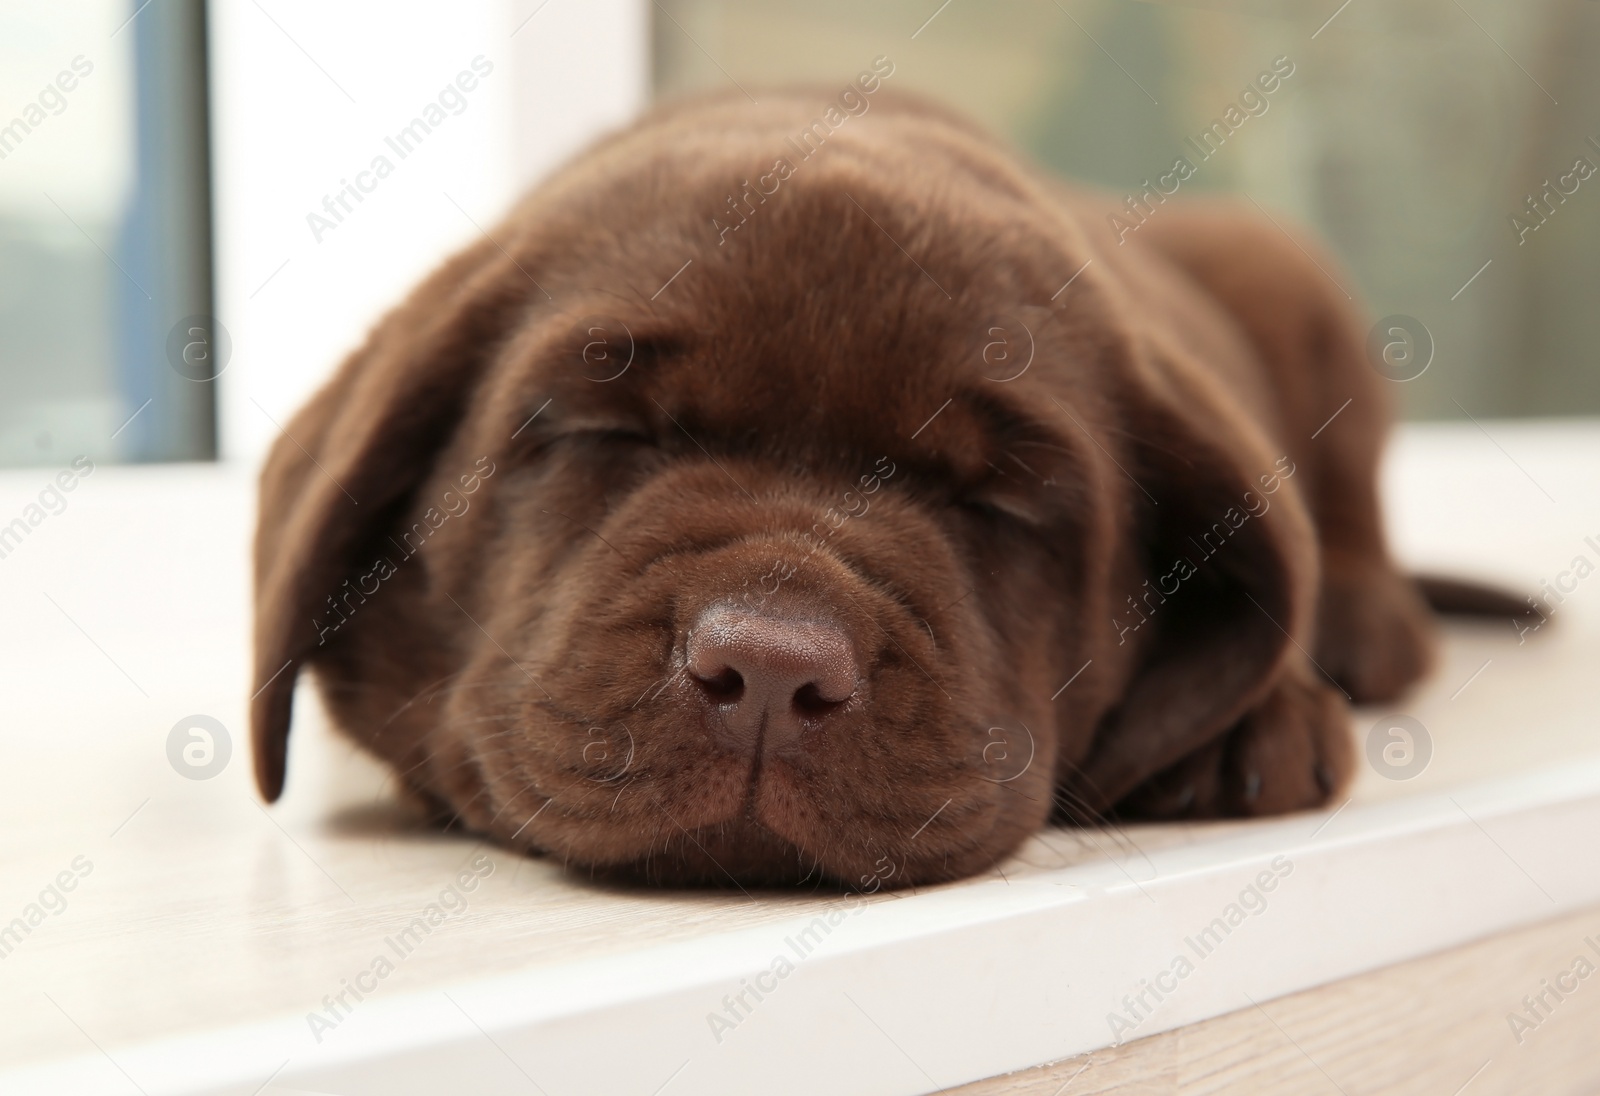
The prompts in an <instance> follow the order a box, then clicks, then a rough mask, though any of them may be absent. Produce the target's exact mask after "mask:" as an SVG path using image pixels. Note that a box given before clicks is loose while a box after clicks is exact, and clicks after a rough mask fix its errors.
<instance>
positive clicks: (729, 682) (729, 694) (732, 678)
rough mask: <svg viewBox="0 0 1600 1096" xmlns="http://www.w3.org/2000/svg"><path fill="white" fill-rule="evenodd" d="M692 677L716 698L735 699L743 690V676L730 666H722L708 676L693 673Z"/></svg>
mask: <svg viewBox="0 0 1600 1096" xmlns="http://www.w3.org/2000/svg"><path fill="white" fill-rule="evenodd" d="M691 672H692V671H691ZM694 679H695V680H696V681H698V682H699V683H700V687H701V688H702V689H704V690H705V691H706V692H707V693H708V694H709V695H710V696H712V697H713V698H715V699H717V700H737V699H739V696H740V695H741V694H742V693H743V692H744V677H743V675H741V674H740V673H739V671H738V670H735V669H734V668H733V667H732V666H724V667H723V668H722V669H721V671H719V672H717V673H715V674H712V675H711V676H709V677H706V676H702V675H701V674H698V673H695V674H694Z"/></svg>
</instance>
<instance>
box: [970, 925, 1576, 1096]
mask: <svg viewBox="0 0 1600 1096" xmlns="http://www.w3.org/2000/svg"><path fill="white" fill-rule="evenodd" d="M1590 940H1594V941H1595V943H1594V944H1593V945H1591V944H1590V943H1589V941H1590ZM1596 948H1600V907H1597V908H1595V909H1591V910H1588V911H1585V912H1583V913H1580V914H1577V915H1575V916H1571V917H1563V918H1560V919H1558V920H1555V921H1551V922H1549V923H1546V924H1543V925H1538V926H1536V927H1533V928H1528V929H1522V930H1520V931H1517V932H1510V933H1505V934H1503V935H1500V936H1496V937H1493V938H1492V939H1489V940H1485V941H1481V942H1479V943H1476V944H1472V945H1469V946H1467V947H1463V948H1457V949H1455V950H1453V951H1449V952H1446V953H1445V954H1443V955H1435V956H1429V957H1427V958H1424V959H1416V960H1413V961H1411V962H1409V963H1401V964H1400V965H1398V966H1394V967H1389V968H1388V969H1386V970H1381V971H1376V972H1374V973H1372V974H1366V975H1362V976H1360V977H1357V978H1350V979H1347V980H1345V981H1342V982H1337V983H1335V984H1333V985H1331V986H1323V987H1320V988H1318V989H1314V990H1308V991H1306V992H1304V993H1296V994H1293V995H1291V996H1288V997H1282V998H1279V999H1278V1000H1276V1001H1271V1002H1266V1003H1264V1004H1261V1005H1256V1004H1252V1003H1250V1002H1242V1003H1241V1004H1242V1007H1241V1008H1240V1009H1239V1010H1238V1011H1237V1012H1231V1013H1229V1014H1228V1015H1226V1016H1219V1017H1217V1018H1216V1019H1214V1020H1206V1021H1204V1022H1202V1023H1198V1024H1191V1025H1189V1026H1188V1027H1183V1028H1179V1029H1178V1030H1177V1031H1169V1032H1167V1033H1165V1034H1163V1035H1156V1036H1153V1037H1151V1038H1149V1039H1140V1040H1138V1041H1136V1042H1131V1043H1125V1044H1123V1045H1122V1046H1120V1047H1108V1048H1106V1049H1104V1050H1097V1051H1094V1052H1093V1053H1090V1054H1085V1055H1083V1056H1081V1057H1078V1058H1073V1059H1069V1060H1068V1061H1065V1062H1058V1063H1056V1064H1054V1065H1051V1066H1045V1067H1041V1068H1038V1069H1031V1070H1026V1071H1024V1072H1020V1073H1014V1074H1011V1075H1010V1076H1006V1077H996V1078H994V1079H992V1080H987V1081H979V1082H977V1083H975V1084H970V1085H963V1086H961V1087H960V1088H953V1089H946V1090H945V1091H947V1092H950V1093H959V1094H961V1096H1134V1094H1138V1096H1174V1094H1177V1093H1184V1094H1185V1096H1221V1094H1225V1093H1226V1094H1233V1093H1240V1094H1245V1093H1251V1094H1253V1093H1261V1092H1271V1093H1274V1094H1282V1096H1330V1094H1331V1096H1338V1094H1339V1093H1341V1092H1343V1093H1349V1094H1352V1096H1353V1094H1355V1093H1391V1094H1394V1096H1411V1094H1415V1096H1510V1094H1513V1093H1515V1094H1529V1096H1532V1094H1538V1096H1567V1094H1570V1096H1592V1094H1593V1093H1595V1092H1600V1039H1597V1034H1596V1033H1597V1032H1600V973H1595V974H1592V975H1590V976H1589V977H1587V978H1580V977H1577V976H1575V975H1573V974H1572V973H1571V972H1572V971H1573V970H1574V969H1575V967H1576V966H1577V964H1576V963H1575V960H1576V959H1578V958H1580V957H1581V958H1586V959H1587V960H1588V961H1590V962H1592V963H1594V964H1596V970H1597V971H1600V952H1597V951H1596ZM1562 974H1564V975H1565V976H1566V981H1567V983H1568V984H1571V985H1575V986H1576V987H1577V988H1576V991H1575V992H1573V993H1570V994H1563V995H1562V999H1561V1000H1557V999H1556V998H1555V997H1554V996H1550V997H1547V998H1546V1001H1547V1002H1548V1004H1549V1005H1550V1008H1549V1010H1548V1011H1545V1010H1544V1008H1543V1006H1539V1012H1537V1013H1534V1014H1531V1015H1532V1016H1533V1019H1534V1020H1537V1024H1532V1022H1531V1021H1530V1026H1522V1025H1513V1024H1512V1023H1511V1021H1510V1019H1509V1018H1510V1017H1511V1016H1512V1015H1521V1016H1528V1015H1530V1013H1529V1010H1528V1006H1527V1005H1525V1004H1524V1003H1523V998H1524V997H1528V996H1531V995H1533V994H1538V993H1541V992H1546V991H1547V990H1548V988H1549V986H1550V985H1551V984H1552V983H1553V980H1554V979H1555V978H1556V977H1557V976H1558V975H1562ZM1558 992H1559V989H1558Z"/></svg>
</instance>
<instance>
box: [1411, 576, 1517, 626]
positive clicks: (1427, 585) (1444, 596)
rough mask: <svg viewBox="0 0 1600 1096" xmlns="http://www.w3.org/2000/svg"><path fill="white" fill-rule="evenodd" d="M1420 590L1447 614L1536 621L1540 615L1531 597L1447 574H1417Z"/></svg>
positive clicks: (1427, 599) (1439, 611)
mask: <svg viewBox="0 0 1600 1096" xmlns="http://www.w3.org/2000/svg"><path fill="white" fill-rule="evenodd" d="M1415 580H1416V583H1417V589H1419V590H1420V591H1422V598H1423V600H1424V601H1426V602H1427V603H1428V605H1429V606H1430V607H1431V608H1432V609H1433V611H1434V612H1436V613H1441V614H1444V615H1447V616H1470V617H1511V618H1512V619H1513V620H1532V619H1534V618H1535V617H1536V616H1538V615H1539V614H1538V612H1537V610H1535V609H1534V607H1533V605H1532V604H1530V602H1531V600H1532V599H1530V598H1526V597H1522V598H1519V597H1518V596H1517V595H1516V594H1513V593H1510V592H1509V591H1506V590H1500V589H1496V588H1495V587H1493V586H1485V585H1483V584H1481V583H1477V582H1467V581H1465V580H1463V579H1458V578H1446V577H1445V576H1443V575H1416V576H1415Z"/></svg>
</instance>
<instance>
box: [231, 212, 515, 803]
mask: <svg viewBox="0 0 1600 1096" xmlns="http://www.w3.org/2000/svg"><path fill="white" fill-rule="evenodd" d="M499 259H500V256H499V254H498V252H497V249H496V248H495V247H494V246H493V245H492V244H491V243H490V242H488V241H485V242H484V243H482V244H481V245H479V246H476V247H473V248H471V249H469V250H467V251H465V252H463V253H462V254H460V255H458V256H457V257H456V258H455V259H453V260H452V261H450V262H449V263H447V264H446V265H445V266H444V267H443V268H442V269H440V270H439V271H438V272H437V273H435V274H434V275H433V276H432V277H430V278H429V279H428V280H427V281H425V282H424V283H423V284H422V285H421V286H419V287H418V288H417V289H416V290H415V291H414V292H413V293H412V294H411V296H410V297H409V298H408V299H407V300H406V301H405V302H404V303H402V304H401V305H400V306H399V307H398V308H396V309H395V310H394V311H392V312H391V313H390V314H389V315H388V316H386V317H385V318H384V319H383V321H382V322H381V323H380V324H379V325H378V327H377V328H376V329H375V330H374V331H373V332H372V334H371V335H370V336H369V337H368V339H367V342H366V345H365V346H363V347H362V348H361V349H360V350H358V351H357V352H356V353H354V354H353V355H351V356H350V358H348V359H347V360H346V361H345V363H344V364H343V365H342V366H341V367H340V369H339V371H338V373H337V374H336V375H335V376H334V378H333V379H332V380H331V381H330V382H329V383H328V384H327V386H326V387H324V388H323V389H322V390H321V391H320V392H318V393H317V395H316V396H315V397H314V398H313V399H312V400H311V402H310V403H309V404H308V405H306V407H304V408H303V409H302V410H301V411H300V412H299V413H298V414H297V415H296V416H295V417H294V418H293V419H292V420H290V422H289V423H288V425H287V427H286V428H285V430H284V432H283V435H282V436H281V437H279V438H278V440H277V442H276V443H275V444H274V445H273V448H272V451H271V453H270V454H269V455H268V457H267V462H266V465H265V467H264V468H263V470H262V473H261V502H260V517H259V524H258V525H257V528H256V544H255V601H256V622H255V685H254V690H255V692H254V699H253V700H252V701H251V708H250V721H251V728H252V735H253V738H254V746H255V773H256V785H257V787H259V788H260V790H261V794H262V795H263V796H264V797H265V798H266V799H267V800H268V801H269V802H270V801H272V800H275V799H277V798H278V795H279V794H280V793H281V792H282V790H283V778H284V764H285V756H286V751H287V744H288V737H289V717H290V706H291V702H292V699H293V696H294V685H295V678H296V676H297V675H298V673H299V671H300V669H301V667H303V666H304V665H305V664H306V663H307V662H309V661H311V660H312V659H314V658H315V657H316V656H317V652H318V649H319V647H320V646H321V641H322V639H323V638H324V636H323V635H322V634H320V633H319V628H318V626H317V624H316V623H315V620H316V618H317V617H318V616H324V617H326V616H329V615H331V614H330V613H329V611H328V609H327V605H328V598H329V597H330V596H332V595H335V594H336V593H337V592H338V590H339V588H340V586H341V585H342V584H343V582H344V581H345V580H346V579H347V578H350V577H352V575H353V574H354V573H355V565H356V563H357V552H358V550H359V549H361V548H362V547H363V546H364V545H365V543H366V542H368V541H369V539H370V538H372V537H374V536H376V535H377V534H378V533H379V532H380V531H381V529H382V528H383V527H384V523H385V522H386V521H388V520H392V519H393V517H394V513H395V509H396V507H397V506H401V505H404V503H405V502H406V500H407V499H408V498H409V496H410V495H411V494H412V492H413V491H414V490H415V488H416V486H417V485H418V483H419V482H420V480H421V479H422V478H423V477H424V476H425V475H426V474H427V473H428V471H429V469H430V468H431V467H432V464H433V461H434V457H435V455H436V453H437V452H438V450H439V448H440V446H441V445H443V444H444V442H445V441H446V440H447V439H448V438H449V436H450V434H451V433H452V431H453V430H454V428H455V424H456V422H457V420H458V419H459V418H460V416H461V414H462V411H463V409H464V407H465V405H466V402H467V400H468V398H469V397H470V395H471V393H472V390H473V387H474V386H475V384H476V383H477V380H478V378H479V377H480V376H481V375H482V374H483V372H484V371H485V367H486V365H487V363H488V361H489V360H490V358H491V356H492V355H493V353H494V352H495V350H496V349H497V347H498V344H499V342H500V340H501V336H502V335H503V333H504V332H505V331H506V330H507V329H508V328H509V326H510V325H511V324H512V323H513V322H514V321H515V319H516V318H517V317H518V316H520V315H522V314H524V312H525V310H526V307H527V305H526V294H525V293H523V292H521V290H520V289H519V288H518V287H517V286H516V285H515V283H513V282H509V281H508V280H507V279H506V278H505V277H504V272H503V271H502V270H500V269H499V268H500V267H509V262H500V261H498V260H499ZM513 273H514V272H513ZM335 619H338V618H335Z"/></svg>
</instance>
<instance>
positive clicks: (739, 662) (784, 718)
mask: <svg viewBox="0 0 1600 1096" xmlns="http://www.w3.org/2000/svg"><path fill="white" fill-rule="evenodd" d="M684 653H685V657H686V668H687V670H688V673H689V676H690V678H691V679H692V680H693V681H694V682H695V683H696V685H697V686H698V689H699V691H700V693H701V694H702V696H703V699H704V702H705V703H706V705H707V708H708V710H707V721H708V723H709V724H710V729H711V732H712V736H713V738H714V739H715V741H716V742H717V744H718V745H719V746H720V747H721V748H723V749H725V750H728V751H730V752H734V753H743V754H752V755H754V754H761V755H763V756H764V755H767V754H773V753H792V752H794V751H797V750H800V749H803V748H804V747H805V745H806V743H807V742H808V741H809V740H810V739H811V738H812V737H813V736H816V735H820V734H825V733H826V732H827V728H828V726H829V724H830V723H834V722H837V719H836V718H835V717H836V716H837V715H838V713H839V712H841V711H842V710H844V709H845V708H846V707H848V706H849V704H850V702H851V700H852V699H853V698H854V697H855V696H856V694H857V691H858V688H859V686H860V679H861V669H860V664H859V662H858V661H857V659H856V654H855V647H854V644H853V643H852V642H851V638H850V634H849V632H848V631H847V630H846V629H845V627H844V626H843V625H842V624H840V623H838V622H837V621H834V620H831V619H827V618H826V617H822V618H820V619H819V618H817V617H815V616H812V617H802V616H800V615H798V614H795V613H793V612H790V611H785V610H784V609H782V608H775V609H765V608H763V609H761V610H751V609H747V608H743V607H738V606H730V605H725V604H719V605H712V606H709V607H708V608H706V609H705V610H703V611H702V612H701V613H700V615H699V617H698V618H697V619H696V620H695V622H694V624H693V626H692V627H691V628H690V629H689V633H688V635H687V636H686V638H685V641H684Z"/></svg>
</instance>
